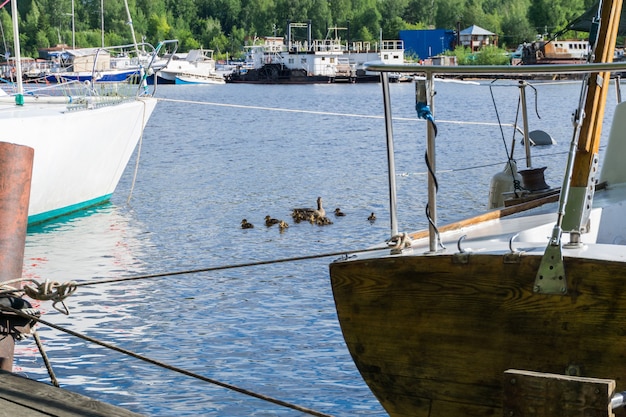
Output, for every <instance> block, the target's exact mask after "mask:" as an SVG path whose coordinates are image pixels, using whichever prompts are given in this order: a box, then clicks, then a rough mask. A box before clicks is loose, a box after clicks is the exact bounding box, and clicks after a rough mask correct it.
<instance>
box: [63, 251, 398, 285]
mask: <svg viewBox="0 0 626 417" xmlns="http://www.w3.org/2000/svg"><path fill="white" fill-rule="evenodd" d="M380 250H389V247H388V246H379V247H375V248H369V249H359V250H350V251H345V250H344V251H341V252H329V253H321V254H317V255H305V256H296V257H293V258H279V259H271V260H266V261H256V262H245V263H240V264H232V265H221V266H212V267H207V268H199V269H188V270H184V271H170V272H161V273H158V274H149V275H138V276H132V277H119V278H108V279H102V280H95V281H87V282H75V285H76V287H84V286H87V285H96V284H111V283H115V282H124V281H136V280H143V279H154V278H163V277H171V276H177V275H188V274H197V273H202V272H212V271H222V270H226V269H236V268H245V267H250V266H261V265H273V264H279V263H285V262H296V261H304V260H309V259H320V258H328V257H331V256H342V257H345V258H347V257H348V255H352V254H355V253H365V252H374V251H380Z"/></svg>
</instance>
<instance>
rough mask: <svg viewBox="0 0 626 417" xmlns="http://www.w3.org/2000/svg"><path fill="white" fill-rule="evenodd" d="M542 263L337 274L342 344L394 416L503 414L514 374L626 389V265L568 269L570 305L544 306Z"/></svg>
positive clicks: (578, 261) (421, 263) (395, 265)
mask: <svg viewBox="0 0 626 417" xmlns="http://www.w3.org/2000/svg"><path fill="white" fill-rule="evenodd" d="M540 262H541V256H540V255H531V256H515V257H513V259H511V257H510V255H509V256H507V257H506V258H505V257H504V256H503V255H495V254H494V255H485V254H482V255H480V256H472V255H469V257H466V256H465V255H463V256H459V255H452V254H450V255H445V254H443V255H442V254H440V255H437V256H428V255H420V256H392V257H386V258H377V259H363V260H350V261H337V262H334V263H332V264H331V265H330V276H331V283H332V289H333V294H334V298H335V303H336V307H337V312H338V317H339V321H340V324H341V328H342V331H343V335H344V338H345V340H346V343H347V345H348V348H349V350H350V353H351V355H352V357H353V359H354V362H355V363H356V365H357V367H358V369H359V371H360V373H361V375H362V376H363V378H364V380H365V381H366V382H367V384H368V385H369V387H370V389H371V390H372V392H373V393H374V394H375V395H376V397H377V398H378V400H379V401H380V402H381V404H382V405H383V407H384V408H385V409H386V410H387V412H388V413H389V414H390V416H392V417H398V416H411V417H422V416H424V417H425V416H429V417H454V416H498V415H502V410H501V407H502V380H503V373H504V372H505V371H506V370H508V369H522V370H528V371H538V372H547V373H555V374H566V375H567V374H569V375H580V376H587V377H594V378H606V379H614V380H616V382H617V390H618V391H620V390H624V389H626V382H625V381H624V377H625V376H626V362H625V361H624V356H625V351H624V348H623V343H620V342H623V341H625V340H626V335H625V332H626V330H625V328H626V325H625V323H626V291H625V287H624V283H623V281H622V277H624V276H626V264H625V263H623V262H615V261H613V262H611V261H601V260H597V259H595V260H591V259H582V258H565V270H566V273H567V281H568V286H569V292H568V294H567V295H542V294H537V293H534V292H533V286H534V282H535V275H536V272H537V270H538V268H539V264H540ZM616 415H618V416H624V415H626V413H624V412H623V411H619V413H616Z"/></svg>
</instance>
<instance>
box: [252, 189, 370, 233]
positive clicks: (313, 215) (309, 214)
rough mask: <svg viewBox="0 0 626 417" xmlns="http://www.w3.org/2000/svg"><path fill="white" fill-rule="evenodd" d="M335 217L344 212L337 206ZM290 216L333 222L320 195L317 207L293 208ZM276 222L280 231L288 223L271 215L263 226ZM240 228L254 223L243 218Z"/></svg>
mask: <svg viewBox="0 0 626 417" xmlns="http://www.w3.org/2000/svg"><path fill="white" fill-rule="evenodd" d="M333 213H334V215H335V217H343V216H345V213H343V212H342V211H341V209H340V208H339V207H337V208H336V209H335V211H334V212H333ZM291 218H292V219H293V221H294V222H295V223H300V222H302V221H308V222H309V223H311V224H316V225H318V226H326V225H329V224H333V222H332V221H331V220H330V219H329V218H328V217H327V216H326V210H325V209H324V207H323V206H322V197H317V208H316V209H314V208H295V209H293V210H292V211H291ZM367 219H368V220H369V221H370V222H373V221H375V220H376V216H375V215H374V213H372V214H371V215H370V216H369V217H368V218H367ZM275 224H277V225H278V229H279V230H280V232H281V233H282V232H284V231H285V230H286V229H287V228H288V227H289V225H288V224H287V222H285V221H284V220H278V219H274V218H272V217H271V216H269V215H268V216H265V226H267V227H272V226H273V225H275ZM241 228H242V229H252V228H254V225H253V224H252V223H249V222H248V220H247V219H243V220H242V221H241Z"/></svg>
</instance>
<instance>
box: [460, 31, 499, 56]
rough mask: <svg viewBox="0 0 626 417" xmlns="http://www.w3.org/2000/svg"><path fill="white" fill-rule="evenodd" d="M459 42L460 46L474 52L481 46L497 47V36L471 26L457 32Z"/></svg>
mask: <svg viewBox="0 0 626 417" xmlns="http://www.w3.org/2000/svg"><path fill="white" fill-rule="evenodd" d="M459 41H460V42H461V45H463V46H465V47H467V48H470V49H471V50H472V52H476V51H478V50H479V49H481V48H482V47H483V46H490V45H491V46H498V35H496V34H495V33H493V32H489V31H488V30H486V29H483V28H481V27H480V26H476V25H472V26H470V27H468V28H467V29H463V30H462V31H461V32H459Z"/></svg>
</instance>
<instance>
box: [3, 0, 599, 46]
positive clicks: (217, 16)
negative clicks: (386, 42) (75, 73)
mask: <svg viewBox="0 0 626 417" xmlns="http://www.w3.org/2000/svg"><path fill="white" fill-rule="evenodd" d="M127 1H128V6H129V9H130V14H131V16H132V23H133V26H134V28H135V33H136V35H137V39H138V40H145V41H146V42H149V43H151V44H153V45H156V44H157V43H158V42H159V41H160V40H164V39H178V40H179V43H180V45H179V51H187V50H189V49H193V48H199V47H204V48H209V49H213V50H215V53H216V54H215V55H216V56H217V57H219V58H223V57H225V56H230V57H237V56H239V55H240V54H241V51H242V47H243V46H244V45H245V44H250V43H252V42H254V40H255V39H258V38H262V37H264V36H272V35H275V36H284V35H285V31H286V29H285V28H286V26H287V21H288V20H291V21H292V22H307V21H308V20H311V22H312V32H313V33H312V36H313V38H314V39H324V38H325V37H326V36H327V34H328V29H329V28H333V27H340V28H343V29H338V30H337V33H338V35H339V36H341V38H342V39H344V40H346V39H348V38H349V39H350V40H352V41H370V42H376V40H378V39H379V37H380V35H381V33H382V37H383V38H385V39H397V38H398V31H399V30H402V29H426V28H431V27H433V28H444V29H456V28H457V25H458V26H459V27H461V29H463V28H465V27H468V26H471V25H478V26H481V27H483V28H485V29H488V30H490V31H491V32H494V33H497V34H498V36H499V39H500V46H501V47H509V48H514V47H515V46H516V45H517V44H518V43H521V42H525V41H526V42H528V41H533V40H534V39H535V36H536V34H537V33H542V34H544V33H545V34H553V33H556V32H558V31H560V30H561V29H563V28H565V27H566V25H567V23H568V22H569V21H571V20H572V19H574V18H575V17H577V16H579V15H581V14H582V13H583V12H584V11H585V10H586V9H587V8H589V7H590V6H591V5H592V4H593V2H594V0H127ZM101 6H103V7H101ZM9 7H10V4H9V3H6V4H5V6H4V7H3V8H2V9H1V10H0V23H1V24H2V35H3V42H4V43H3V44H0V45H4V46H3V49H4V50H3V53H5V56H6V52H8V53H9V54H11V55H13V53H12V49H13V48H12V42H13V41H12V34H11V33H12V32H11V28H12V24H11V18H10V13H9ZM18 8H19V11H20V23H19V24H20V32H21V35H20V36H21V45H22V51H23V54H24V55H29V56H33V57H36V56H37V51H38V49H40V48H46V47H52V46H55V45H56V44H60V43H65V44H67V45H70V46H71V45H72V43H75V45H76V47H77V48H84V47H96V46H102V40H103V39H104V44H105V46H111V45H121V44H128V43H131V40H132V36H131V32H130V26H129V25H128V18H127V14H126V10H125V3H124V0H20V1H19V5H18ZM72 22H73V25H72ZM72 26H74V32H72ZM102 29H104V30H103V31H102ZM103 33H104V36H103ZM334 34H335V32H334V31H333V32H332V36H333V37H334V36H335V35H334ZM300 35H301V37H304V34H300ZM570 35H571V34H570ZM0 48H2V46H0Z"/></svg>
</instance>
